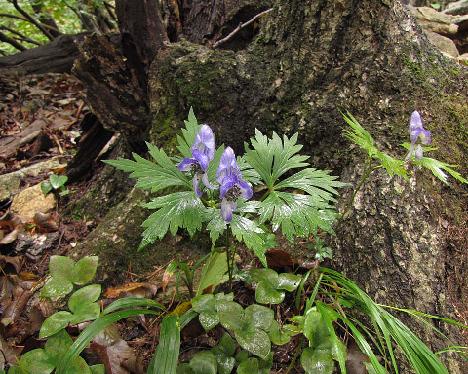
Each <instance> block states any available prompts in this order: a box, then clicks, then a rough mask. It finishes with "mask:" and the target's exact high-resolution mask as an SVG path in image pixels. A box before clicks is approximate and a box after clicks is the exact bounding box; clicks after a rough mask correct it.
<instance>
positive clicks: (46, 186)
mask: <svg viewBox="0 0 468 374" xmlns="http://www.w3.org/2000/svg"><path fill="white" fill-rule="evenodd" d="M52 190H53V187H52V185H51V184H50V182H49V181H44V182H42V183H41V191H42V193H43V194H44V195H47V194H48V193H49V192H50V191H52Z"/></svg>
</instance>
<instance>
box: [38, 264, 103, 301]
mask: <svg viewBox="0 0 468 374" xmlns="http://www.w3.org/2000/svg"><path fill="white" fill-rule="evenodd" d="M97 266H98V257H97V256H86V257H83V258H82V259H80V260H79V261H78V262H76V263H75V261H73V260H72V259H71V258H69V257H66V256H51V258H50V263H49V271H50V275H51V278H50V279H49V280H48V281H47V282H46V283H45V285H44V287H43V288H42V290H41V297H47V298H50V299H52V300H58V299H60V298H62V297H64V296H66V295H67V294H69V293H70V292H71V291H72V290H73V284H76V285H84V284H86V283H89V282H91V281H92V280H93V278H94V276H95V274H96V270H97Z"/></svg>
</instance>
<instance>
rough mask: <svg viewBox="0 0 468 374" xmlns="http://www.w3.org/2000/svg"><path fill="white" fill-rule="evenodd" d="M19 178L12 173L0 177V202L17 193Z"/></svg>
mask: <svg viewBox="0 0 468 374" xmlns="http://www.w3.org/2000/svg"><path fill="white" fill-rule="evenodd" d="M19 187H20V177H19V175H16V174H14V173H9V174H5V175H1V176H0V201H3V200H6V199H8V198H9V197H10V196H11V195H13V194H15V193H16V192H18V191H19Z"/></svg>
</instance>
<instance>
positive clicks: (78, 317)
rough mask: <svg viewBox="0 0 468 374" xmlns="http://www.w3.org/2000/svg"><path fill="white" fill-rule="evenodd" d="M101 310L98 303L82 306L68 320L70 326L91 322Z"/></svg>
mask: <svg viewBox="0 0 468 374" xmlns="http://www.w3.org/2000/svg"><path fill="white" fill-rule="evenodd" d="M100 312H101V308H100V307H99V304H98V303H90V304H82V305H80V306H79V307H78V308H77V309H76V310H75V313H74V314H73V316H72V317H71V318H70V324H72V325H76V324H78V323H81V322H85V321H92V320H95V319H96V318H98V317H99V314H100Z"/></svg>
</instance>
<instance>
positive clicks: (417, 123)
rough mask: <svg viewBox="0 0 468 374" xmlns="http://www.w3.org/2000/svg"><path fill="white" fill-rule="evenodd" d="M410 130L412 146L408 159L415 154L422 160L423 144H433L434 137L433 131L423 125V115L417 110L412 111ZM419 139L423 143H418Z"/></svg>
mask: <svg viewBox="0 0 468 374" xmlns="http://www.w3.org/2000/svg"><path fill="white" fill-rule="evenodd" d="M409 132H410V140H411V146H410V150H409V152H408V155H407V156H406V159H407V160H409V159H410V158H411V157H412V156H414V157H415V158H416V159H417V160H420V159H421V158H422V157H423V148H422V146H421V144H424V145H428V144H431V141H432V137H431V132H430V131H429V130H426V129H425V128H424V127H423V122H422V119H421V115H420V114H419V113H418V112H417V111H414V112H413V113H411V119H410V126H409ZM418 140H420V141H421V144H419V143H418ZM417 143H418V144H417Z"/></svg>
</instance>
